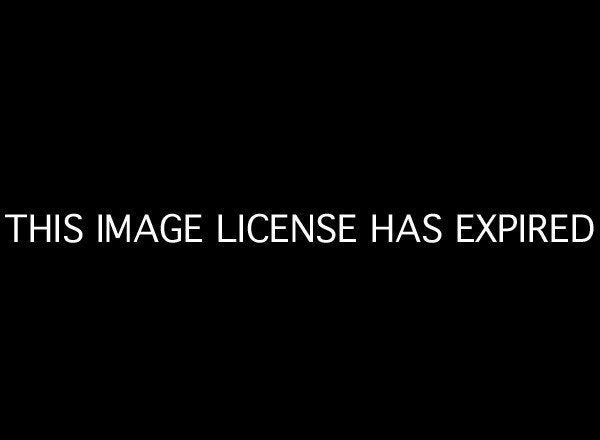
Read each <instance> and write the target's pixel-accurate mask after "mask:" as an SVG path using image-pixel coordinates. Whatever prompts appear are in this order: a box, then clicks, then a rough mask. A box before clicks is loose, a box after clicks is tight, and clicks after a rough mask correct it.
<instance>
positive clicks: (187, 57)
mask: <svg viewBox="0 0 600 440" xmlns="http://www.w3.org/2000/svg"><path fill="white" fill-rule="evenodd" d="M52 12H57V11H52ZM153 12H157V11H153ZM163 12H164V11H163ZM247 12H248V14H247V13H246V12H240V11H239V10H237V9H236V11H233V10H232V11H228V12H227V13H225V14H224V15H223V14H221V15H216V14H215V13H214V12H212V11H211V12H207V11H204V12H195V13H193V14H190V15H188V14H186V13H184V12H183V11H180V12H177V13H175V15H173V16H171V15H170V14H169V15H167V14H166V13H165V15H164V16H163V14H162V12H161V14H159V15H160V18H156V16H155V15H152V17H150V16H147V15H146V13H145V12H144V13H141V12H140V11H137V12H136V13H133V14H127V15H126V14H125V13H124V12H122V13H119V14H114V16H112V15H111V16H110V17H107V18H102V19H100V18H99V17H100V15H97V14H100V12H97V13H96V12H95V13H94V14H92V15H85V19H83V18H82V16H78V18H77V19H75V18H74V19H66V22H65V23H63V22H62V21H57V20H50V19H48V16H46V17H45V16H44V14H43V13H41V14H40V16H36V17H35V19H34V18H33V15H36V14H34V13H33V12H32V11H30V12H28V14H26V15H25V16H23V17H24V19H25V20H24V21H19V23H18V24H16V25H15V26H14V29H10V30H8V31H7V39H6V44H5V52H4V55H3V66H4V67H3V70H4V72H3V73H4V74H5V79H4V80H3V85H4V87H3V96H4V99H3V110H4V111H3V124H2V125H3V133H4V136H3V137H4V142H3V156H4V158H3V160H2V173H1V176H2V177H1V179H2V201H1V202H2V205H1V206H2V213H3V214H4V213H5V212H31V213H42V212H43V213H67V212H79V213H83V214H86V215H87V216H89V215H92V214H94V213H96V212H105V211H107V210H110V211H113V212H124V211H131V212H151V213H153V214H155V215H158V214H160V213H163V212H169V211H175V212H179V213H186V212H190V213H202V214H204V215H205V216H206V217H208V218H210V217H211V216H214V215H215V214H216V213H217V212H222V211H229V212H237V211H239V210H243V211H246V212H252V211H256V212H288V213H292V212H294V213H319V212H325V211H328V212H334V213H335V212H356V213H359V215H361V243H360V244H359V245H348V246H342V245H338V246H331V247H326V248H323V247H321V248H317V247H291V246H285V245H283V246H275V245H273V246H268V247H262V248H252V247H244V248H234V249H232V248H227V249H225V248H218V247H216V246H214V245H210V244H207V245H206V246H199V247H175V248H164V247H158V248H154V247H152V246H138V247H129V248H128V247H126V246H124V247H117V248H115V247H111V248H102V247H98V246H95V245H94V244H93V243H88V244H83V245H81V246H76V247H63V246H54V247H53V246H39V247H35V248H31V247H27V246H23V247H20V246H10V245H9V243H8V242H7V240H4V242H3V245H2V254H3V257H5V258H3V263H2V264H3V270H2V273H3V278H4V282H3V284H4V285H5V286H6V287H5V288H3V289H2V291H3V295H2V301H3V303H4V304H3V307H2V311H3V314H4V315H5V319H3V324H4V327H5V331H4V338H3V339H4V341H5V347H6V348H5V355H6V356H5V358H6V362H5V365H7V366H8V367H9V370H10V373H9V374H8V375H7V376H6V382H7V384H8V385H9V386H10V388H11V389H13V388H14V389H15V393H14V394H11V396H14V397H11V404H10V408H11V412H12V413H13V414H15V415H20V416H23V414H31V410H32V409H34V408H35V409H38V410H40V411H39V412H40V413H41V414H45V415H46V417H47V418H45V419H44V420H47V421H46V422H44V423H49V424H52V425H57V426H63V423H67V424H71V423H73V420H74V419H77V420H78V421H83V422H88V423H86V425H87V426H88V427H89V426H99V427H107V426H109V425H112V422H113V421H123V420H128V421H131V420H133V421H134V425H136V426H138V427H148V426H150V427H152V428H153V429H158V426H157V425H160V426H163V427H165V428H166V429H167V430H168V431H171V430H174V429H176V428H180V427H181V426H183V425H184V424H183V422H184V421H191V422H192V423H193V424H201V426H198V427H200V428H202V427H203V426H204V425H203V423H205V420H207V419H208V420H210V421H212V422H213V423H214V422H216V423H217V424H218V425H219V426H221V427H222V429H225V430H230V429H239V428H242V429H251V428H255V427H256V428H261V429H266V428H269V429H273V428H274V427H275V426H276V425H278V424H279V423H281V422H283V423H282V424H283V426H284V427H285V428H286V429H287V430H286V431H282V432H288V431H290V430H291V431H295V430H298V429H306V430H308V432H314V431H313V430H312V429H313V428H312V427H313V426H315V422H317V423H318V422H323V421H328V422H330V423H329V426H330V428H329V429H331V430H332V431H331V432H337V430H340V429H344V428H350V429H357V430H358V429H359V428H363V429H365V430H366V431H365V432H372V431H373V430H375V429H383V428H384V427H386V426H387V425H388V424H389V423H391V424H392V426H395V427H396V428H399V427H400V428H401V427H403V426H407V427H408V425H404V424H403V423H405V422H401V421H402V420H407V419H408V420H410V421H412V422H413V423H416V424H418V425H420V426H421V427H422V428H423V429H426V430H431V429H440V428H441V429H455V428H460V429H465V428H467V427H469V428H471V429H473V428H474V427H475V425H477V424H478V423H481V422H483V425H484V426H485V427H486V428H487V429H488V430H490V429H491V430H497V429H507V430H509V432H512V431H510V430H511V429H512V428H511V427H512V426H514V423H515V422H522V421H525V420H528V421H532V420H533V421H534V423H532V424H531V426H532V428H533V429H540V427H548V426H551V427H553V428H556V429H557V428H558V426H557V425H559V424H560V425H561V426H563V427H566V428H568V429H573V424H572V423H573V419H572V418H571V416H572V415H573V414H576V415H577V417H578V418H579V420H580V421H581V420H583V419H584V418H585V417H586V414H588V411H589V409H586V408H587V405H586V403H585V402H586V396H589V395H590V394H591V393H592V390H593V389H595V388H594V385H593V381H592V375H591V372H592V371H593V369H594V366H595V365H596V364H595V363H594V362H592V359H593V356H592V355H593V348H594V347H593V341H594V339H595V338H596V336H597V327H598V326H597V322H596V320H595V314H596V310H597V304H596V301H595V299H594V297H593V295H594V293H595V290H597V289H596V287H595V284H594V283H593V281H595V279H594V269H595V266H596V262H597V253H596V247H597V238H595V239H594V242H593V243H590V244H587V245H560V244H559V245H552V246H544V245H541V246H522V245H521V246H518V245H515V244H508V245H506V246H486V245H482V246H460V245H458V244H456V243H455V242H454V241H455V240H454V238H455V236H454V225H453V218H454V216H455V215H456V214H457V213H460V212H477V213H487V214H490V213H512V214H518V213H530V212H531V213H545V214H549V213H585V214H588V215H592V216H593V217H594V218H595V220H596V221H597V212H598V211H597V208H596V207H595V205H596V203H595V200H596V199H595V195H594V193H593V188H594V187H595V186H596V184H595V180H596V179H595V178H594V177H595V174H594V161H593V159H592V154H593V152H592V147H593V146H594V145H596V144H597V135H596V133H595V130H594V128H595V121H596V118H597V108H596V107H595V102H596V101H597V85H596V84H595V82H594V81H593V78H595V77H597V69H596V68H595V66H594V65H593V54H594V52H593V49H594V47H593V46H592V44H591V43H592V40H591V39H589V38H590V36H589V35H588V33H591V32H592V29H591V28H589V27H588V26H587V25H586V24H585V23H584V22H583V21H582V19H581V18H580V17H575V18H569V17H567V16H566V15H565V16H563V17H561V19H560V20H559V21H556V19H553V20H550V19H549V18H543V17H542V16H541V15H540V14H539V13H536V14H532V15H527V17H526V18H524V17H525V13H524V11H521V13H520V14H516V15H514V16H513V15H510V14H509V16H506V15H504V14H500V11H496V12H494V13H487V12H483V11H481V13H480V15H477V13H476V12H475V11H469V14H466V11H445V12H441V11H427V12H425V13H420V14H416V13H414V12H412V11H404V12H397V11H395V12H393V13H392V12H385V11H380V12H376V13H374V14H371V13H369V14H367V13H366V11H353V12H354V14H351V15H347V14H346V13H344V14H338V13H332V14H328V15H327V17H326V18H325V14H324V11H321V13H319V14H308V16H307V15H306V14H303V13H301V11H295V12H293V13H284V12H283V11H281V12H280V13H276V12H275V11H272V10H270V11H269V13H268V14H267V13H266V12H265V11H262V12H261V11H255V10H253V11H247ZM305 12H306V11H305ZM338 12H339V11H338ZM446 12H448V13H449V12H453V13H454V15H446ZM538 12H539V11H538ZM69 13H70V14H73V13H74V12H73V11H70V12H69ZM250 13H253V14H251V15H249V14H250ZM75 14H76V13H75ZM278 14H280V15H278ZM470 14H474V15H470ZM184 16H185V18H184ZM69 17H70V15H69ZM102 17H104V15H102ZM257 17H259V18H260V19H259V18H257ZM517 17H518V18H517ZM63 18H65V16H64V15H63ZM375 212H376V213H380V214H387V213H395V214H405V213H413V214H423V213H428V212H438V213H440V214H441V215H443V217H444V219H445V220H446V221H447V225H448V227H447V228H445V229H444V233H445V238H444V241H443V243H441V244H440V245H438V246H420V247H417V246H413V245H411V244H410V243H407V244H406V245H401V246H394V247H377V248H376V247H374V246H371V245H369V244H368V238H369V234H368V229H367V228H366V225H368V223H364V221H365V220H368V218H369V215H370V214H371V213H375ZM363 229H366V232H365V231H363ZM3 233H5V231H3ZM4 237H6V235H4ZM54 411H56V412H58V413H61V414H63V416H62V417H54V416H52V414H53V412H54ZM36 413H38V412H36ZM40 417H41V416H40ZM173 417H174V418H173ZM40 420H41V419H40ZM92 423H93V424H92ZM578 425H579V423H578ZM48 426H50V425H48ZM133 429H139V428H135V427H134V428H133Z"/></svg>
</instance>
